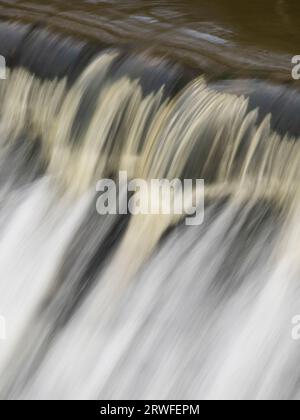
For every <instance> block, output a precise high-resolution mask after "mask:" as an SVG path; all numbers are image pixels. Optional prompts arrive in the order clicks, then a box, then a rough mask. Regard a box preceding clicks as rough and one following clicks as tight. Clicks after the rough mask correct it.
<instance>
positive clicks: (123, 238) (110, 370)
mask: <svg viewBox="0 0 300 420" xmlns="http://www.w3.org/2000/svg"><path fill="white" fill-rule="evenodd" d="M8 28H9V29H8ZM3 30H5V31H9V33H10V32H14V33H15V38H14V39H12V38H11V42H12V43H13V44H14V43H16V44H17V46H18V48H12V49H10V50H9V51H10V52H11V51H14V53H11V54H12V56H10V57H9V60H8V65H9V68H8V69H7V72H6V80H5V81H0V230H1V236H0V316H1V317H4V318H3V319H5V323H6V325H5V328H6V335H7V337H6V339H5V340H1V341H0V397H1V398H5V399H23V398H25V399H54V398H55V399H68V398H71V399H91V398H92V399H99V398H100V399H115V398H116V399H190V400H191V399H215V398H217V399H253V398H255V399H265V398H270V399H276V398H279V399H288V398H292V399H297V398H299V391H298V382H299V372H298V367H297V366H298V363H297V362H298V359H299V356H298V345H297V343H296V342H295V341H293V340H292V338H291V330H292V323H291V320H292V318H293V316H295V315H296V314H297V313H299V311H300V299H299V298H300V295H299V275H300V262H299V261H300V260H299V255H298V253H299V251H298V243H299V238H300V231H299V222H298V217H299V205H300V201H299V198H300V196H299V170H300V165H299V162H300V143H299V139H298V137H299V135H300V133H299V130H298V126H297V124H296V123H295V124H290V120H292V119H293V118H295V119H296V118H297V117H296V116H295V117H293V118H292V117H291V116H290V112H291V109H292V108H293V109H297V108H296V105H297V104H298V101H299V95H298V92H297V91H295V90H293V89H291V88H288V87H280V88H279V87H277V86H275V85H272V84H271V83H268V82H258V81H254V80H253V81H251V80H248V81H245V80H238V79H236V80H231V81H229V82H224V83H223V84H222V83H215V82H212V81H209V80H208V78H207V77H206V76H205V74H203V72H201V71H200V70H199V71H198V72H197V74H195V75H194V74H193V75H192V74H191V73H189V76H188V77H186V74H185V73H184V69H182V67H180V66H178V65H177V64H174V63H173V62H171V61H168V59H167V58H166V57H155V58H154V57H152V56H151V55H147V54H144V55H143V54H138V53H134V52H132V51H125V52H124V50H122V49H121V48H117V47H108V46H104V47H103V48H99V49H96V50H94V49H93V50H88V48H87V46H86V45H85V44H84V43H80V42H78V43H75V42H73V41H72V40H71V39H69V38H66V39H63V38H59V37H57V36H56V35H53V34H51V33H50V32H49V33H48V32H45V31H42V30H41V29H39V28H33V29H31V31H29V33H27V31H28V28H27V27H22V28H20V27H15V26H13V25H12V26H9V25H8V26H7V27H6V26H5V28H4V29H3ZM24 33H25V34H24ZM22 44H23V45H24V48H23V49H22V48H20V45H22ZM25 47H26V48H25ZM44 50H45V51H46V50H47V51H48V52H49V54H50V58H49V57H48V61H47V55H46V53H45V55H44V56H43V55H41V54H42V52H43V51H44ZM20 51H22V52H20ZM65 51H68V54H67V53H65ZM0 52H1V48H0ZM75 69H76V71H75ZM268 99H270V101H269V103H271V105H270V106H269V107H266V106H265V105H264V102H265V101H266V102H267V101H268ZM271 99H272V100H271ZM295 104H296V105H295ZM119 171H126V172H127V173H128V175H129V177H130V179H133V178H135V177H137V178H142V179H145V180H151V179H158V178H167V179H170V180H171V179H173V178H179V179H186V178H192V179H204V181H205V201H206V208H205V220H204V223H203V225H201V226H193V227H188V226H186V225H185V224H184V223H183V220H182V219H181V218H178V217H176V218H175V217H174V216H168V215H164V216H159V215H155V216H154V215H151V216H150V215H149V216H142V215H139V216H129V215H105V216H103V215H102V216H100V215H99V214H97V212H96V199H97V194H96V183H97V181H98V180H99V179H102V178H112V179H116V177H117V174H118V173H119ZM121 199H122V197H121ZM1 320H2V318H1Z"/></svg>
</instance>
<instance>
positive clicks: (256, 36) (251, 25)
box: [0, 0, 300, 82]
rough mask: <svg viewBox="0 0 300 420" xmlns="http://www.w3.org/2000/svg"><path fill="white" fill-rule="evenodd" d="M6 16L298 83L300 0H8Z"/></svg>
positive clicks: (213, 69) (2, 12)
mask: <svg viewBox="0 0 300 420" xmlns="http://www.w3.org/2000/svg"><path fill="white" fill-rule="evenodd" d="M0 17H1V18H3V19H5V20H7V19H9V20H12V21H20V22H30V23H32V22H39V23H41V24H44V25H46V26H49V27H51V28H53V29H55V30H60V31H64V32H68V33H71V34H73V35H75V36H76V37H84V38H89V39H91V40H95V41H97V42H105V43H108V44H117V45H118V46H120V45H124V44H125V45H127V46H130V47H132V48H134V49H136V50H141V51H143V52H145V51H151V52H152V53H155V54H160V55H167V56H171V57H172V58H174V59H176V60H178V61H184V62H185V63H187V64H190V65H191V66H196V67H200V68H202V69H203V70H207V72H208V73H211V74H218V75H221V76H222V75H223V76H225V75H226V73H227V72H228V71H230V72H232V71H234V72H236V73H238V74H247V75H249V74H252V75H257V76H262V77H264V78H280V79H283V80H285V81H287V82H290V79H291V78H290V71H291V64H290V62H291V56H292V55H296V54H298V53H299V51H300V34H299V33H298V30H297V28H298V27H299V23H300V5H299V2H298V1H292V0H290V1H287V0H286V1H285V0H278V1H276V0H275V1H273V0H264V1H259V0H254V1H251V2H240V1H238V0H230V1H224V0H209V1H208V0H200V1H199V0H198V1H191V0H186V1H184V2H182V1H178V0H173V1H170V0H169V1H165V0H162V1H149V0H135V1H130V0H125V1H114V0H111V1H97V0H90V1H78V0H75V1H74V0H72V1H57V0H51V1H48V2H46V4H45V2H43V1H14V0H11V1H0Z"/></svg>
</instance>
